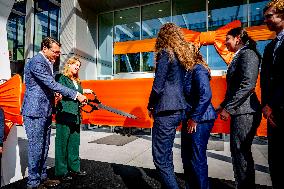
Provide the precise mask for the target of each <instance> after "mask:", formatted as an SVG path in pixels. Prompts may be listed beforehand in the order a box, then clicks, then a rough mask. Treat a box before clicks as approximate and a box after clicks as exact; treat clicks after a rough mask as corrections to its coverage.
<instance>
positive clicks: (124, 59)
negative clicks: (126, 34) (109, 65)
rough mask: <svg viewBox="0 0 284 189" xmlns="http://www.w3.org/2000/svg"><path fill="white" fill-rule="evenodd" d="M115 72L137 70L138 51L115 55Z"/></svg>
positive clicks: (138, 68) (138, 66) (138, 62)
mask: <svg viewBox="0 0 284 189" xmlns="http://www.w3.org/2000/svg"><path fill="white" fill-rule="evenodd" d="M115 65H116V73H120V72H139V71H140V53H129V54H121V55H115Z"/></svg>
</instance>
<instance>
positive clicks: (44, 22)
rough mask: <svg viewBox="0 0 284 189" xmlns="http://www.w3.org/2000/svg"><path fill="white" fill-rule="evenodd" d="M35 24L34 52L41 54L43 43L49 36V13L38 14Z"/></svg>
mask: <svg viewBox="0 0 284 189" xmlns="http://www.w3.org/2000/svg"><path fill="white" fill-rule="evenodd" d="M35 23H36V24H35V44H34V51H35V52H39V51H40V44H41V41H42V40H43V39H44V38H45V37H47V36H48V11H44V12H39V13H36V15H35Z"/></svg>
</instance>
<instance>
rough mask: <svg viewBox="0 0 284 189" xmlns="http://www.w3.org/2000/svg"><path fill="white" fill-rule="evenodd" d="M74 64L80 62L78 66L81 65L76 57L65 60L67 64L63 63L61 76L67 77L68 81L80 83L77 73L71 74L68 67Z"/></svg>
mask: <svg viewBox="0 0 284 189" xmlns="http://www.w3.org/2000/svg"><path fill="white" fill-rule="evenodd" d="M76 62H80V65H81V61H80V59H79V58H78V57H76V56H73V57H71V58H69V59H68V60H67V62H66V63H65V65H64V68H63V75H65V76H66V77H69V78H70V79H72V80H75V81H77V82H80V79H79V73H78V72H77V74H75V75H74V74H73V73H71V71H70V65H72V64H76Z"/></svg>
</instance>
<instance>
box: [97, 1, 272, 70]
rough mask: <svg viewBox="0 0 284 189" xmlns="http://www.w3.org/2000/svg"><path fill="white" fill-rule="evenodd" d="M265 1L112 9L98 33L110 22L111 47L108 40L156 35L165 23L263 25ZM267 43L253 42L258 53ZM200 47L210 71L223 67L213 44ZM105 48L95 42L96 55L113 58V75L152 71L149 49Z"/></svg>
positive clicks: (205, 27)
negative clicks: (120, 50)
mask: <svg viewBox="0 0 284 189" xmlns="http://www.w3.org/2000/svg"><path fill="white" fill-rule="evenodd" d="M267 2H268V1H267V0H240V1H227V0H218V1H210V2H209V1H207V0H198V1H193V0H167V1H162V2H160V3H153V4H147V5H142V6H137V7H134V8H129V9H125V10H116V11H113V12H109V13H107V14H108V15H109V17H110V18H111V17H113V24H109V25H108V27H109V29H108V31H105V30H102V29H101V28H104V27H105V24H104V23H103V22H99V36H104V35H106V34H107V33H109V32H110V31H111V25H112V28H113V31H114V35H113V36H112V35H111V34H110V35H108V42H109V43H108V47H112V48H113V44H111V41H112V42H113V43H114V42H125V41H133V40H144V39H151V38H156V37H157V33H158V31H159V29H160V27H161V26H162V25H163V24H164V23H167V22H174V23H175V24H177V25H178V26H180V27H182V28H187V29H190V30H194V31H199V32H206V31H215V30H217V29H218V28H220V27H222V26H224V25H226V24H228V23H230V22H232V21H234V20H240V21H241V22H242V26H243V27H250V26H255V25H263V24H264V23H263V18H262V10H263V8H264V6H265V5H266V4H267ZM111 15H112V16H111ZM104 16H105V14H100V15H99V16H98V17H99V20H100V19H102V18H103V17H104ZM111 37H112V39H111ZM100 40H101V39H100ZM268 42H269V40H267V41H258V42H257V44H258V49H259V51H260V52H261V53H263V49H264V47H265V44H267V43H268ZM200 50H201V53H202V55H203V56H204V58H205V60H206V62H207V63H208V65H209V67H210V68H211V69H212V70H227V65H226V63H225V62H224V60H223V59H222V58H221V57H220V55H219V54H218V52H217V51H216V49H215V47H214V46H213V45H207V46H202V47H201V49H200ZM109 51H110V50H109V49H106V48H105V47H104V46H101V45H100V43H99V57H102V55H103V57H104V59H107V60H113V64H114V66H113V71H112V73H114V74H116V73H120V72H152V71H154V61H155V58H154V53H153V52H140V53H129V54H119V55H114V54H113V50H112V52H111V53H106V52H109ZM112 73H111V72H109V73H108V74H112Z"/></svg>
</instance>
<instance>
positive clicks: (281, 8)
mask: <svg viewBox="0 0 284 189" xmlns="http://www.w3.org/2000/svg"><path fill="white" fill-rule="evenodd" d="M271 7H274V8H275V11H276V13H277V14H279V15H280V16H281V18H282V19H284V1H283V0H272V1H270V2H268V3H267V5H266V6H265V8H264V9H263V12H265V11H267V10H268V9H269V8H271Z"/></svg>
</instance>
